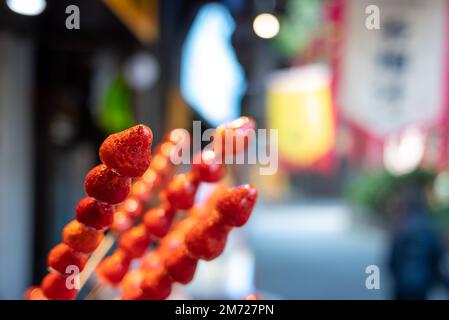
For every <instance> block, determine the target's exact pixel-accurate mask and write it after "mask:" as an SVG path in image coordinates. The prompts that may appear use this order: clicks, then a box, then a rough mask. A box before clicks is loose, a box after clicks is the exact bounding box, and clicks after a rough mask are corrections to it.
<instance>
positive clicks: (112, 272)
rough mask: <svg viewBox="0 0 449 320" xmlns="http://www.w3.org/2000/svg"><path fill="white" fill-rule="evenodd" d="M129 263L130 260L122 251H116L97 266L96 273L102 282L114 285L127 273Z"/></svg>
mask: <svg viewBox="0 0 449 320" xmlns="http://www.w3.org/2000/svg"><path fill="white" fill-rule="evenodd" d="M130 263H131V259H130V258H129V257H128V256H127V255H126V254H125V253H124V252H123V251H122V250H116V251H114V253H113V254H112V255H110V256H109V257H106V258H105V259H104V260H103V261H102V262H101V263H100V264H99V265H98V266H97V270H96V272H97V275H98V277H99V278H100V279H101V280H102V281H103V282H105V283H109V284H111V285H116V284H118V283H119V282H120V281H122V279H123V277H124V276H125V275H126V273H127V272H128V269H129V264H130Z"/></svg>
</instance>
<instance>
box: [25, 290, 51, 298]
mask: <svg viewBox="0 0 449 320" xmlns="http://www.w3.org/2000/svg"><path fill="white" fill-rule="evenodd" d="M24 298H25V300H48V299H47V297H46V296H45V295H44V293H43V292H42V289H41V288H39V287H31V288H28V289H27V291H25V294H24Z"/></svg>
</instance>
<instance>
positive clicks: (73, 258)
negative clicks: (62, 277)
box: [48, 243, 87, 274]
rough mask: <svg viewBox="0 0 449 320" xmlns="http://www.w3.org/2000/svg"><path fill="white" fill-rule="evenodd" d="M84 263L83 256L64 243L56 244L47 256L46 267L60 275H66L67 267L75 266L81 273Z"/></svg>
mask: <svg viewBox="0 0 449 320" xmlns="http://www.w3.org/2000/svg"><path fill="white" fill-rule="evenodd" d="M86 262H87V256H86V255H85V254H82V253H79V252H76V251H75V250H73V249H72V248H70V247H69V246H68V245H66V244H65V243H60V244H58V245H57V246H55V247H54V248H53V249H52V250H51V251H50V253H49V254H48V266H49V267H50V268H53V269H55V270H56V271H58V272H60V273H62V274H65V273H66V271H67V267H68V266H76V267H78V269H79V271H82V270H83V269H84V266H85V265H86Z"/></svg>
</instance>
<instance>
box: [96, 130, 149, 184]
mask: <svg viewBox="0 0 449 320" xmlns="http://www.w3.org/2000/svg"><path fill="white" fill-rule="evenodd" d="M152 142H153V133H152V131H151V129H150V128H148V127H147V126H144V125H137V126H134V127H131V128H129V129H127V130H125V131H122V132H118V133H115V134H112V135H110V136H109V137H107V138H106V140H105V141H104V142H103V144H102V145H101V147H100V152H99V154H100V159H101V161H102V162H103V163H104V164H105V165H107V166H108V167H109V168H111V169H113V170H114V171H116V172H117V173H119V174H120V175H122V176H124V177H132V178H133V177H139V176H141V175H143V174H144V173H145V171H146V170H147V169H148V167H149V165H150V161H151V143H152Z"/></svg>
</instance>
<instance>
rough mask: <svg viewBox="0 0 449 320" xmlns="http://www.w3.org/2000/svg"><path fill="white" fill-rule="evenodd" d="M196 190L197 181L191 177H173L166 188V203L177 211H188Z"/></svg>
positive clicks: (184, 175)
mask: <svg viewBox="0 0 449 320" xmlns="http://www.w3.org/2000/svg"><path fill="white" fill-rule="evenodd" d="M197 189H198V181H197V180H196V179H195V177H194V176H193V175H190V174H178V175H176V176H175V177H173V179H172V181H171V182H170V184H169V185H168V186H167V190H166V197H167V201H168V202H170V204H171V205H172V206H173V207H174V208H177V209H180V210H187V209H190V208H191V207H192V206H193V204H194V202H195V195H196V191H197Z"/></svg>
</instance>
